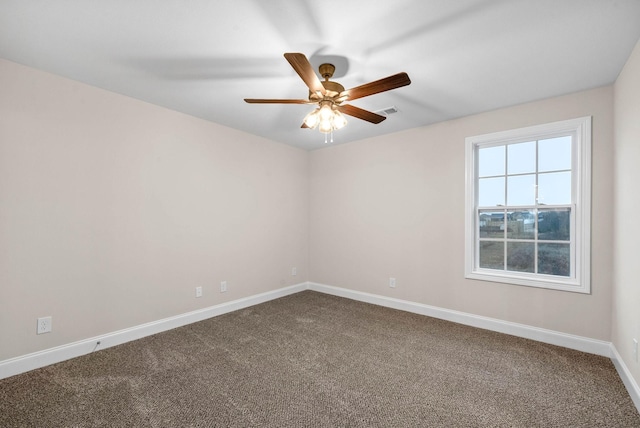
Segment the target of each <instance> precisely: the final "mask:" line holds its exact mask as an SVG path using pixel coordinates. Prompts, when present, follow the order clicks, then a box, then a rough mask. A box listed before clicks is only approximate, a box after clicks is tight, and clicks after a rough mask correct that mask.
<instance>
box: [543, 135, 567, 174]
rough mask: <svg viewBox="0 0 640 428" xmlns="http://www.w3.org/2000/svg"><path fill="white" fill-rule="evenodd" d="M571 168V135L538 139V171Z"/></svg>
mask: <svg viewBox="0 0 640 428" xmlns="http://www.w3.org/2000/svg"><path fill="white" fill-rule="evenodd" d="M566 169H571V137H570V136H566V137H558V138H549V139H547V140H540V141H538V171H540V172H542V171H560V170H566Z"/></svg>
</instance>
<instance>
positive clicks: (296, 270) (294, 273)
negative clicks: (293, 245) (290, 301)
mask: <svg viewBox="0 0 640 428" xmlns="http://www.w3.org/2000/svg"><path fill="white" fill-rule="evenodd" d="M297 274H298V268H291V276H296V275H297Z"/></svg>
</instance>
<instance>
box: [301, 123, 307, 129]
mask: <svg viewBox="0 0 640 428" xmlns="http://www.w3.org/2000/svg"><path fill="white" fill-rule="evenodd" d="M300 128H303V129H304V128H308V126H307V124H306V123H304V122H302V125H300Z"/></svg>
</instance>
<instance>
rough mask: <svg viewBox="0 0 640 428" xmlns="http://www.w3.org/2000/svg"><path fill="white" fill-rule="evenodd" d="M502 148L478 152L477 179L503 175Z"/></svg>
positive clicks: (491, 148) (489, 148) (490, 148)
mask: <svg viewBox="0 0 640 428" xmlns="http://www.w3.org/2000/svg"><path fill="white" fill-rule="evenodd" d="M504 150H505V147H504V146H498V147H488V148H486V149H480V150H478V177H491V176H495V175H504Z"/></svg>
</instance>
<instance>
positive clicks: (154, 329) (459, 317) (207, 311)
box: [0, 282, 640, 411]
mask: <svg viewBox="0 0 640 428" xmlns="http://www.w3.org/2000/svg"><path fill="white" fill-rule="evenodd" d="M304 290H313V291H318V292H321V293H325V294H331V295H334V296H339V297H345V298H348V299H352V300H357V301H360V302H365V303H371V304H374V305H379V306H385V307H388V308H392V309H398V310H402V311H406V312H411V313H415V314H420V315H425V316H430V317H433V318H439V319H443V320H447V321H452V322H455V323H459V324H464V325H468V326H472V327H478V328H483V329H486V330H491V331H496V332H499V333H505V334H510V335H513V336H518V337H523V338H526V339H532V340H536V341H538V342H543V343H549V344H552V345H557V346H563V347H565V348H570V349H575V350H578V351H582V352H588V353H591V354H596V355H600V356H604V357H608V358H611V360H612V362H613V364H614V366H615V367H616V370H617V371H618V374H619V375H620V377H621V379H622V381H623V383H624V385H625V387H626V388H627V391H628V392H629V395H630V396H631V399H632V400H633V402H634V404H635V405H636V408H638V411H640V388H639V387H638V384H637V383H636V381H635V380H634V379H633V377H632V376H631V373H630V372H629V370H628V368H627V367H626V365H625V364H624V361H623V360H622V358H621V357H620V355H619V354H618V351H617V350H616V348H615V347H614V346H613V344H611V343H610V342H605V341H601V340H595V339H590V338H587V337H582V336H575V335H571V334H566V333H561V332H557V331H553V330H546V329H542V328H538V327H532V326H528V325H524V324H518V323H513V322H508V321H502V320H499V319H495V318H488V317H483V316H479V315H473V314H469V313H465V312H460V311H454V310H450V309H443V308H439V307H436V306H429V305H425V304H422V303H415V302H410V301H407V300H400V299H395V298H392V297H385V296H380V295H376V294H370V293H364V292H360V291H354V290H349V289H346V288H339V287H333V286H330V285H324V284H318V283H313V282H305V283H300V284H296V285H292V286H289V287H285V288H280V289H278V290H273V291H268V292H266V293H261V294H256V295H254V296H249V297H245V298H242V299H238V300H234V301H231V302H226V303H221V304H219V305H215V306H211V307H208V308H204V309H200V310H197V311H193V312H188V313H185V314H181V315H177V316H174V317H170V318H165V319H162V320H158V321H153V322H150V323H146V324H142V325H139V326H135V327H131V328H127V329H124V330H119V331H115V332H112V333H108V334H104V335H101V336H96V337H92V338H89V339H84V340H80V341H77V342H73V343H69V344H66V345H62V346H58V347H55V348H51V349H45V350H43V351H39V352H34V353H32V354H27V355H23V356H20V357H16V358H11V359H8V360H4V361H0V379H4V378H7V377H10V376H14V375H17V374H20V373H24V372H27V371H30V370H34V369H37V368H40V367H45V366H48V365H50V364H54V363H59V362H61V361H65V360H68V359H71V358H75V357H79V356H81V355H85V354H88V353H91V352H94V351H97V350H100V349H105V348H110V347H112V346H116V345H120V344H123V343H126V342H130V341H132V340H137V339H141V338H143V337H146V336H151V335H153V334H157V333H161V332H163V331H167V330H171V329H174V328H177V327H181V326H184V325H187V324H191V323H194V322H198V321H203V320H205V319H208V318H212V317H215V316H218V315H223V314H226V313H229V312H233V311H237V310H239V309H244V308H247V307H250V306H254V305H258V304H260V303H264V302H268V301H270V300H274V299H278V298H280V297H284V296H288V295H290V294H295V293H298V292H301V291H304ZM98 342H100V344H99V345H98Z"/></svg>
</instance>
